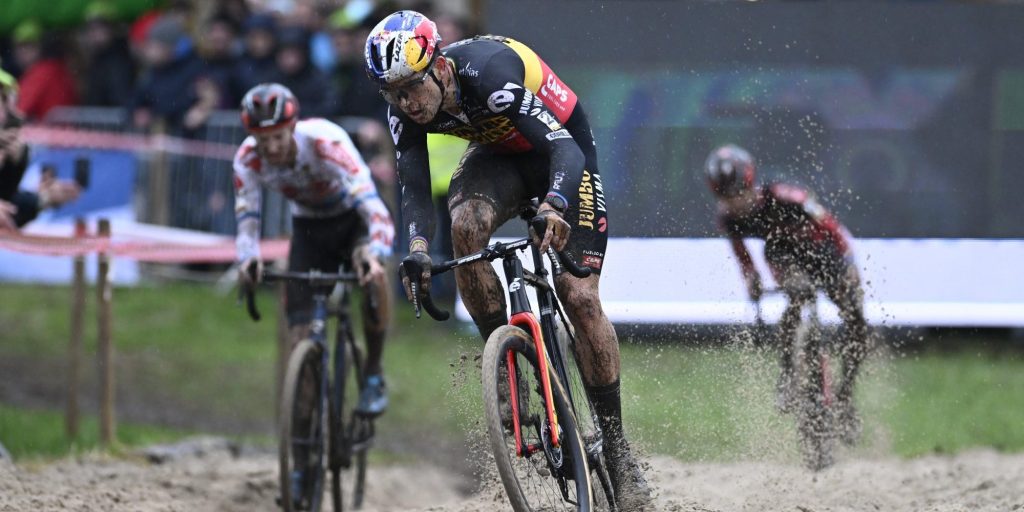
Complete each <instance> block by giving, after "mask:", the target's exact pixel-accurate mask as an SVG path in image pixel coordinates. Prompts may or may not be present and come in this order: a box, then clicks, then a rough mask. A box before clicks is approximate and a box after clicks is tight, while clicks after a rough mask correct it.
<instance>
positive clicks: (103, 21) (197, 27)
mask: <svg viewBox="0 0 1024 512" xmlns="http://www.w3.org/2000/svg"><path fill="white" fill-rule="evenodd" d="M396 8H413V9H417V10H422V11H426V13H427V14H428V15H432V16H436V17H437V18H438V21H439V25H441V29H442V32H448V33H447V34H445V33H443V34H442V35H443V36H445V39H446V41H453V40H456V39H460V38H462V37H463V34H464V33H465V30H464V28H465V27H464V25H465V24H464V23H463V22H461V21H460V20H458V19H457V18H455V17H452V16H446V15H445V14H444V13H440V12H437V11H436V10H434V9H433V4H432V3H431V2H400V1H384V2H374V1H372V0H347V1H345V0H335V1H323V0H318V1H315V2H314V1H312V0H308V1H303V0H289V1H287V2H281V1H277V2H254V1H251V0H250V1H246V0H214V1H198V0H169V1H168V2H167V3H166V5H165V6H164V7H162V8H161V9H158V10H153V11H150V12H146V13H143V14H142V15H140V16H138V17H137V18H135V19H127V20H126V19H123V17H122V16H120V15H119V13H118V12H117V10H116V8H115V4H114V3H113V2H112V1H111V0H93V1H92V2H91V3H90V4H88V7H86V9H85V15H84V21H83V23H82V24H81V25H79V26H77V27H74V28H72V29H63V30H59V31H57V30H51V29H48V28H47V27H44V26H42V25H40V24H39V23H38V22H36V21H34V20H24V21H22V22H21V23H20V24H19V25H18V26H17V27H16V28H15V30H14V31H13V32H12V33H11V34H9V36H8V38H7V42H6V44H3V45H2V46H0V55H2V57H3V60H2V64H0V65H2V67H3V68H4V69H5V70H7V71H9V72H10V73H12V74H13V75H14V76H15V77H17V78H18V82H19V86H20V87H19V89H20V93H19V98H18V107H19V109H20V110H21V112H22V113H23V115H24V116H25V118H26V119H27V120H29V121H37V120H42V119H44V118H45V116H46V114H47V112H49V111H50V109H52V108H54V107H56V106H63V105H83V106H101V107H120V108H124V109H125V111H126V114H127V115H126V120H127V121H128V122H129V123H131V124H132V125H133V126H134V127H135V128H136V129H139V130H146V129H149V128H151V127H152V126H153V124H154V123H155V122H160V123H161V124H162V126H163V129H164V131H165V132H167V133H170V134H174V135H181V136H186V137H194V136H200V133H199V132H200V131H201V129H202V127H203V125H204V123H205V122H206V120H207V118H208V117H209V115H210V113H211V112H212V111H214V110H216V109H234V108H237V106H238V103H239V101H240V100H241V97H242V96H243V95H244V93H245V92H246V91H247V90H248V89H249V88H250V87H252V86H254V85H256V84H258V83H262V82H268V81H275V82H280V83H283V84H285V85H286V86H288V87H289V88H291V90H292V91H293V92H294V93H295V95H296V96H297V97H298V99H299V102H300V105H301V106H302V112H303V117H313V116H318V117H342V116H363V117H369V118H375V119H381V120H382V119H383V117H384V111H385V109H386V108H387V107H386V104H385V103H384V101H383V99H382V98H381V97H380V95H379V94H377V90H376V85H374V84H373V83H372V82H370V81H369V80H368V79H367V78H366V75H365V73H364V71H363V42H364V41H365V39H366V35H367V34H368V33H369V31H370V30H371V29H372V28H373V26H374V25H375V24H376V23H377V21H379V20H380V19H381V18H382V17H383V16H385V15H386V14H387V13H389V12H391V11H392V10H394V9H396Z"/></svg>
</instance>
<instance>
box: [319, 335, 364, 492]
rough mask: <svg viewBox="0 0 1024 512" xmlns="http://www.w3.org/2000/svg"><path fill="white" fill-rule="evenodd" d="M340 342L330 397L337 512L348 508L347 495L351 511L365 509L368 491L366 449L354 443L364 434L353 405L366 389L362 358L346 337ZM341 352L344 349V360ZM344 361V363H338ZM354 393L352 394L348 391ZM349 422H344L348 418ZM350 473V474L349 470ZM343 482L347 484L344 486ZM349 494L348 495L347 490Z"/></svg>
mask: <svg viewBox="0 0 1024 512" xmlns="http://www.w3.org/2000/svg"><path fill="white" fill-rule="evenodd" d="M342 336H346V338H344V339H340V340H339V343H337V344H336V347H335V350H336V351H335V354H336V355H335V357H336V359H335V368H334V382H333V386H334V390H333V392H332V394H331V399H332V401H333V402H332V404H331V418H330V421H331V441H332V444H331V451H330V454H331V458H330V462H329V464H328V466H329V468H330V469H331V504H332V506H333V509H334V510H335V512H342V511H343V510H344V509H345V496H346V495H347V496H350V497H351V499H350V500H349V501H348V503H349V504H350V505H349V506H350V507H351V509H350V510H359V509H361V508H362V506H363V498H364V495H365V488H366V450H367V446H361V447H356V446H355V442H356V441H357V438H358V437H359V436H360V434H362V432H360V431H359V428H361V427H360V425H362V424H361V423H360V422H362V421H365V420H362V419H360V418H359V417H358V416H357V415H356V414H355V412H354V411H353V407H352V404H354V403H356V402H357V401H358V399H359V393H360V392H361V391H362V389H363V375H362V371H361V368H362V357H361V356H360V354H359V351H358V349H355V347H354V345H353V344H352V342H351V340H350V339H349V338H347V336H351V334H349V333H345V334H342ZM340 350H344V353H343V355H344V357H343V358H341V359H337V358H338V357H339V356H341V355H342V353H341V352H338V351H340ZM341 361H344V363H343V364H339V363H340V362H341ZM350 379H351V380H352V381H354V384H355V386H354V387H351V388H350V387H349V386H348V382H349V380H350ZM349 391H351V392H349ZM346 418H347V419H348V421H345V419H346ZM346 470H347V471H346ZM343 473H349V474H350V476H349V478H343ZM343 480H344V485H343ZM346 489H347V490H348V491H349V492H348V493H346V492H345V490H346Z"/></svg>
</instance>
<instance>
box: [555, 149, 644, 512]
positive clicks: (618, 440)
mask: <svg viewBox="0 0 1024 512" xmlns="http://www.w3.org/2000/svg"><path fill="white" fill-rule="evenodd" d="M585 131H586V133H587V136H589V129H587V130H585ZM580 148H581V149H583V152H584V157H585V162H586V163H585V168H584V171H583V179H582V180H581V182H580V185H579V190H580V201H579V203H578V204H575V205H570V207H569V209H568V210H567V211H566V214H565V220H566V221H567V222H568V223H569V227H570V228H571V231H570V233H569V242H568V244H567V245H566V252H567V253H568V255H569V257H571V258H572V259H573V260H575V261H576V262H577V263H578V264H580V265H581V266H584V267H587V268H589V269H590V270H591V275H590V277H587V278H585V279H578V278H576V277H573V276H571V275H570V274H568V273H564V274H562V275H560V276H558V277H557V278H556V280H555V289H556V291H557V292H558V297H559V299H560V300H561V301H562V303H563V304H564V305H565V310H566V314H567V315H568V316H569V321H570V322H572V324H573V326H575V328H576V334H577V341H578V342H577V343H576V357H577V358H578V360H579V364H580V373H581V375H582V377H583V381H584V386H585V387H586V388H587V394H588V395H589V397H590V400H591V402H592V403H593V404H594V412H595V413H596V414H597V417H598V423H600V427H601V431H602V432H603V434H604V445H603V446H604V454H605V460H606V461H607V462H608V464H607V466H608V474H609V477H611V480H612V485H613V486H614V488H615V494H616V497H617V501H618V502H619V507H620V509H621V510H645V509H647V508H648V507H649V506H650V504H651V491H650V488H649V487H648V485H647V481H646V479H645V478H644V475H643V471H642V470H641V468H640V465H639V464H638V463H637V460H636V458H635V456H634V454H633V451H632V450H631V449H630V446H629V442H628V441H627V438H626V432H625V428H624V426H623V422H622V396H621V391H620V360H619V340H618V336H617V335H616V334H615V328H614V327H612V323H611V321H610V320H609V319H608V316H607V315H606V314H605V312H604V308H603V307H602V305H601V297H600V293H599V288H600V281H601V268H602V267H603V266H604V258H605V250H606V249H607V246H608V212H607V208H606V203H605V198H604V189H603V187H602V184H601V176H600V174H598V171H597V163H596V162H597V155H596V152H595V150H594V145H593V143H592V141H589V139H588V140H584V141H580Z"/></svg>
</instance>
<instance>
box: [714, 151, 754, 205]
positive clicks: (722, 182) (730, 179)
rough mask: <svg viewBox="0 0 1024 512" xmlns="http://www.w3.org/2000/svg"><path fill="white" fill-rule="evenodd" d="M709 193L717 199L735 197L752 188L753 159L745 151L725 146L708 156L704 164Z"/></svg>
mask: <svg viewBox="0 0 1024 512" xmlns="http://www.w3.org/2000/svg"><path fill="white" fill-rule="evenodd" d="M704 171H705V172H706V173H707V176H708V185H709V186H710V187H711V191H712V192H714V193H715V195H717V196H719V197H736V196H738V195H739V194H740V193H741V192H743V191H744V190H746V189H749V188H751V187H753V186H754V158H753V157H752V156H750V153H749V152H747V150H745V149H743V148H741V147H739V146H737V145H735V144H726V145H725V146H721V147H719V148H716V149H715V150H714V151H712V152H711V154H710V155H708V159H707V162H706V163H705V164H704Z"/></svg>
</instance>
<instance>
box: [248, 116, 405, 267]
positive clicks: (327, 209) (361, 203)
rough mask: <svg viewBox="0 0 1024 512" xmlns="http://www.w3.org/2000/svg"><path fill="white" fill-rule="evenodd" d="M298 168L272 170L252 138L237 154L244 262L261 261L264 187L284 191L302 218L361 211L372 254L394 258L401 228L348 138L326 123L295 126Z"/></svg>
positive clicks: (305, 122)
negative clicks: (397, 236) (396, 238)
mask: <svg viewBox="0 0 1024 512" xmlns="http://www.w3.org/2000/svg"><path fill="white" fill-rule="evenodd" d="M294 138H295V142H296V145H297V153H296V156H295V165H294V166H292V167H282V166H274V165H270V164H269V163H268V162H267V161H266V160H265V159H263V158H261V157H260V156H259V155H258V154H257V152H256V138H255V137H252V136H249V137H247V138H246V139H245V141H244V142H243V143H242V146H241V147H239V148H238V152H237V153H236V154H235V161H234V168H235V214H236V216H237V218H238V237H237V240H236V246H237V251H238V258H239V261H244V260H246V259H248V258H259V255H260V254H259V232H260V223H259V219H260V205H261V202H262V201H261V195H262V187H268V188H271V189H275V190H277V191H279V192H281V194H282V195H284V196H285V197H286V198H288V200H289V202H290V204H291V212H292V216H293V217H296V218H328V217H337V216H340V215H343V214H345V213H347V212H350V211H356V212H358V214H359V216H360V217H361V218H362V219H363V221H364V222H365V223H366V225H367V228H368V231H369V244H370V250H371V251H372V252H373V253H374V254H376V255H377V256H379V257H387V256H389V255H390V254H391V244H392V241H393V240H394V235H395V228H394V225H393V224H392V222H391V215H390V214H389V213H388V209H387V206H385V205H384V202H383V201H382V200H381V198H380V196H379V195H378V194H377V188H376V186H375V185H374V184H373V179H372V178H371V175H370V169H369V168H368V167H367V166H366V163H365V162H364V161H363V158H362V156H360V154H359V152H358V151H357V150H356V148H355V146H354V145H353V144H352V140H351V139H350V138H349V136H348V133H346V132H345V130H344V129H342V128H341V127H340V126H338V125H336V124H334V123H331V122H330V121H327V120H325V119H308V120H303V121H299V122H297V123H296V124H295V134H294Z"/></svg>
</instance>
